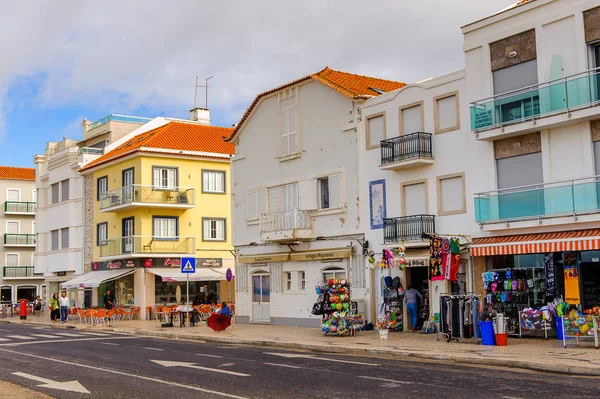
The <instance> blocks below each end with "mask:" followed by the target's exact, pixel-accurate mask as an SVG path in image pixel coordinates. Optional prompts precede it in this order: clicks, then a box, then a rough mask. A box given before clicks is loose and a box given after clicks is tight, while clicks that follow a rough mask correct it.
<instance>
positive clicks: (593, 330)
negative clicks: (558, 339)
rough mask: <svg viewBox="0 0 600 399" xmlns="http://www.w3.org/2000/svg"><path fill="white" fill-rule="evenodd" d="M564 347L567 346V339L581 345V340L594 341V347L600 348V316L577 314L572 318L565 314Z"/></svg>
mask: <svg viewBox="0 0 600 399" xmlns="http://www.w3.org/2000/svg"><path fill="white" fill-rule="evenodd" d="M562 321H563V322H562V325H563V347H565V348H566V347H567V341H575V345H576V346H579V341H591V340H593V341H594V347H595V348H596V349H598V347H599V340H598V334H600V329H599V328H598V322H599V320H598V316H577V318H576V319H571V318H570V317H569V316H563V320H562Z"/></svg>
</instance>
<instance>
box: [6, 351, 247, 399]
mask: <svg viewBox="0 0 600 399" xmlns="http://www.w3.org/2000/svg"><path fill="white" fill-rule="evenodd" d="M0 351H2V352H8V353H12V354H15V355H18V356H28V357H31V358H34V359H41V360H48V361H50V362H55V363H61V364H67V365H70V366H76V367H80V368H86V369H90V370H96V371H102V372H105V373H111V374H116V375H121V376H125V377H131V378H138V379H140V380H144V381H152V382H156V383H157V384H164V385H169V386H172V387H178V388H186V389H190V390H193V391H198V392H204V393H210V394H213V395H217V396H223V397H226V398H232V399H250V398H248V397H245V396H239V395H233V394H230V393H224V392H218V391H213V390H211V389H207V388H201V387H197V386H192V385H185V384H180V383H177V382H171V381H164V380H159V379H158V378H152V377H145V376H143V375H136V374H131V373H126V372H124V371H117V370H113V369H105V368H103V367H96V366H90V365H87V364H83V363H75V362H68V361H66V360H60V359H53V358H51V357H44V356H39V355H33V354H31V353H26V352H19V351H14V350H10V349H2V348H0Z"/></svg>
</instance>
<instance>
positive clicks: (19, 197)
mask: <svg viewBox="0 0 600 399" xmlns="http://www.w3.org/2000/svg"><path fill="white" fill-rule="evenodd" d="M9 191H16V192H18V193H19V195H18V199H17V200H16V201H10V202H21V189H20V188H7V189H6V201H9V199H8V192H9Z"/></svg>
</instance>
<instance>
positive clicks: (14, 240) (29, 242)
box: [4, 233, 36, 247]
mask: <svg viewBox="0 0 600 399" xmlns="http://www.w3.org/2000/svg"><path fill="white" fill-rule="evenodd" d="M35 242H36V235H35V234H8V233H7V234H4V246H11V245H15V246H31V247H35Z"/></svg>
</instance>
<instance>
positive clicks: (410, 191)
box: [404, 183, 427, 216]
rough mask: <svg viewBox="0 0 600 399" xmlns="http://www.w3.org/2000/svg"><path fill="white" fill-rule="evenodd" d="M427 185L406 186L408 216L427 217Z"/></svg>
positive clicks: (405, 207)
mask: <svg viewBox="0 0 600 399" xmlns="http://www.w3.org/2000/svg"><path fill="white" fill-rule="evenodd" d="M426 192H427V191H426V187H425V183H418V184H410V185H408V186H404V212H405V214H406V216H411V215H425V214H426V213H427V195H426Z"/></svg>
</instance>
